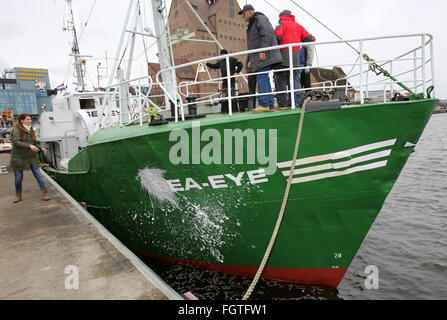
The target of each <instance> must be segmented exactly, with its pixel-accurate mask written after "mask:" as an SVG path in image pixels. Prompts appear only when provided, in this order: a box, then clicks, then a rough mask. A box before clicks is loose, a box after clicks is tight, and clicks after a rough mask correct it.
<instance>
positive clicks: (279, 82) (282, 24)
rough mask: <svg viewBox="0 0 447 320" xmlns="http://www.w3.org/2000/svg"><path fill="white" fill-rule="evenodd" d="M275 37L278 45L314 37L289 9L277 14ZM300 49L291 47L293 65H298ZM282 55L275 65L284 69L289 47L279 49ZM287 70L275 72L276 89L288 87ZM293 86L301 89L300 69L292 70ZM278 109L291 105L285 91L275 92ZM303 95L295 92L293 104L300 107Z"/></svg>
mask: <svg viewBox="0 0 447 320" xmlns="http://www.w3.org/2000/svg"><path fill="white" fill-rule="evenodd" d="M275 35H276V39H277V40H278V44H279V45H284V44H290V43H302V42H314V41H315V38H314V37H313V36H312V35H311V34H310V33H309V32H307V30H306V29H304V27H303V26H302V25H300V24H299V23H297V22H296V21H295V16H293V15H292V13H291V12H290V10H284V11H282V12H281V13H280V14H279V25H278V26H277V27H276V29H275ZM300 50H301V46H296V47H293V48H292V63H293V67H296V68H297V67H300ZM281 54H282V57H283V61H282V63H280V64H279V65H278V66H277V69H285V68H288V67H290V56H289V48H283V49H281ZM289 74H290V73H289V71H276V72H275V87H276V91H278V92H280V91H286V90H288V87H290V75H289ZM293 74H294V83H295V85H294V87H295V90H301V89H302V88H301V80H300V79H301V70H294V72H293ZM277 100H278V109H288V108H290V107H291V99H290V95H289V94H287V93H279V94H277ZM302 102H303V97H302V94H301V91H298V92H295V105H296V106H297V107H299V108H300V107H301V104H302Z"/></svg>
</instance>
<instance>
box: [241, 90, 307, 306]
mask: <svg viewBox="0 0 447 320" xmlns="http://www.w3.org/2000/svg"><path fill="white" fill-rule="evenodd" d="M310 100H311V98H310V97H308V98H307V99H306V100H305V101H304V103H303V108H302V109H301V116H300V124H299V127H298V133H297V137H296V143H295V151H294V154H293V160H292V168H291V169H292V170H290V174H289V179H288V181H287V187H286V191H285V193H284V198H283V201H282V205H281V210H280V211H279V215H278V220H277V221H276V226H275V230H274V231H273V234H272V238H271V239H270V243H269V245H268V247H267V250H266V252H265V254H264V258H263V259H262V262H261V265H260V266H259V268H258V271H257V272H256V275H255V277H254V279H253V281H252V283H251V285H250V287H249V288H248V290H247V292H246V293H245V295H244V296H243V298H242V300H248V298H250V296H251V294H252V292H253V290H254V289H255V287H256V285H257V283H258V281H259V278H260V277H261V275H262V272H263V271H264V268H265V265H266V264H267V261H268V259H269V257H270V253H271V251H272V248H273V245H274V244H275V241H276V237H277V236H278V232H279V228H280V227H281V222H282V218H283V216H284V211H285V209H286V205H287V200H288V199H289V193H290V187H291V186H292V179H293V176H294V175H295V165H296V158H297V157H298V151H299V148H300V142H301V133H302V131H303V122H304V114H305V113H306V106H307V104H308V103H309V101H310Z"/></svg>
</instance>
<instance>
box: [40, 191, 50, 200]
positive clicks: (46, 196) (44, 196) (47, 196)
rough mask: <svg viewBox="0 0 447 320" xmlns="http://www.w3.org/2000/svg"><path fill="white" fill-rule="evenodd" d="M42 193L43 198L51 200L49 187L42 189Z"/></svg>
mask: <svg viewBox="0 0 447 320" xmlns="http://www.w3.org/2000/svg"><path fill="white" fill-rule="evenodd" d="M42 195H43V200H44V201H48V200H50V196H49V195H48V190H47V189H43V190H42Z"/></svg>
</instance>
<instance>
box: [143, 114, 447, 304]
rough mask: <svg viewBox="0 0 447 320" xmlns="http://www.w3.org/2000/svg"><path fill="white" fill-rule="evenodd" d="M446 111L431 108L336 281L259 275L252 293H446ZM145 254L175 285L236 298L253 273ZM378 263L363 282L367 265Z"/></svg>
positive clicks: (297, 296) (385, 296)
mask: <svg viewBox="0 0 447 320" xmlns="http://www.w3.org/2000/svg"><path fill="white" fill-rule="evenodd" d="M446 196H447V114H439V115H434V116H433V117H432V119H431V121H430V123H429V125H428V126H427V128H426V131H425V132H424V135H423V136H422V138H421V140H420V142H419V144H418V145H417V147H416V150H415V153H413V154H412V156H411V157H410V159H409V161H408V163H407V165H406V167H405V168H404V170H403V172H402V174H401V176H400V177H399V179H398V181H397V182H396V184H395V186H394V188H393V190H392V192H391V193H390V195H389V197H388V199H387V201H386V202H385V205H384V207H383V209H382V211H381V213H380V214H379V216H378V218H377V220H376V221H375V223H374V225H373V227H372V228H371V230H370V232H369V233H368V235H367V237H366V239H365V241H364V242H363V244H362V246H361V248H360V250H359V252H358V253H357V256H356V257H355V259H354V260H353V262H352V264H351V266H350V268H349V269H348V271H347V273H346V275H345V278H344V279H343V281H342V282H341V284H340V286H339V287H338V289H332V288H327V287H321V286H305V285H297V284H289V283H283V282H277V281H271V280H260V282H259V284H258V285H257V287H256V290H255V291H254V293H253V294H252V296H251V299H324V300H327V299H329V300H332V299H345V300H353V299H372V300H376V299H396V300H397V299H398V300H405V299H447V197H446ZM144 261H145V262H146V263H147V264H148V265H149V267H150V268H152V269H153V270H154V271H155V272H156V273H157V274H158V275H160V277H161V278H163V279H164V280H165V281H166V282H167V283H168V284H169V285H170V286H171V287H173V288H174V289H175V290H176V291H177V292H179V293H185V292H188V291H190V292H192V293H193V294H194V295H196V296H197V297H198V298H199V299H210V300H223V299H225V300H237V299H241V297H242V296H243V295H244V293H245V291H246V290H247V289H248V287H249V285H250V283H251V278H248V277H238V276H232V275H227V274H223V273H220V272H212V271H205V270H200V269H197V268H192V267H187V266H181V265H173V264H165V263H161V262H158V261H155V260H151V259H146V258H144ZM368 266H375V267H377V270H378V271H379V277H378V280H379V282H378V284H379V288H378V289H366V286H365V280H366V278H367V275H368V274H366V273H365V269H366V268H367V267H368Z"/></svg>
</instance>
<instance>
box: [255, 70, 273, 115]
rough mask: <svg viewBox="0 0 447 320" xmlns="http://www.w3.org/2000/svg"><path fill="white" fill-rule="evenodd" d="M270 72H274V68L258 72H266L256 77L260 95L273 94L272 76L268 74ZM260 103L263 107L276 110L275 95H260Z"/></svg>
mask: <svg viewBox="0 0 447 320" xmlns="http://www.w3.org/2000/svg"><path fill="white" fill-rule="evenodd" d="M270 70H272V66H266V67H264V68H261V69H259V70H258V71H257V72H266V73H263V74H258V75H257V76H256V82H257V83H258V91H259V94H262V93H269V92H270V93H271V92H272V85H271V84H270V76H269V74H268V73H267V72H270ZM258 103H259V105H260V106H261V107H264V108H269V109H270V110H274V109H275V100H274V98H273V94H269V95H264V96H261V95H260V96H259V98H258ZM255 110H256V109H255Z"/></svg>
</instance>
